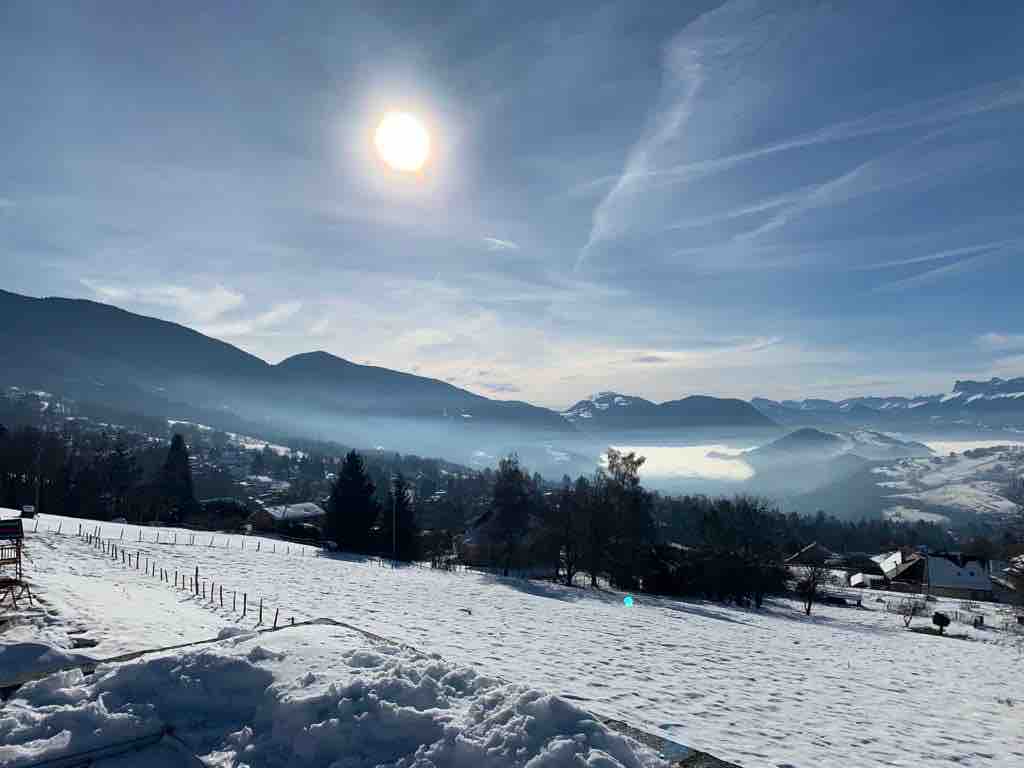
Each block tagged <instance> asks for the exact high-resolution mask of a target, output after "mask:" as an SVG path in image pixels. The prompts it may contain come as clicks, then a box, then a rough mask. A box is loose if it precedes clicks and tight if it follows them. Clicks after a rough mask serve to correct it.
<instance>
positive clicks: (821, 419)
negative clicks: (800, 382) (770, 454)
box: [750, 377, 1024, 427]
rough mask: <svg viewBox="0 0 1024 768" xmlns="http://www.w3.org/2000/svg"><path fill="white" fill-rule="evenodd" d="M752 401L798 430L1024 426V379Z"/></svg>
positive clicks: (780, 421)
mask: <svg viewBox="0 0 1024 768" xmlns="http://www.w3.org/2000/svg"><path fill="white" fill-rule="evenodd" d="M750 402H751V404H752V405H753V406H754V407H755V408H757V410H758V411H760V412H761V413H763V414H764V415H765V416H768V417H769V418H771V419H774V420H775V421H777V422H779V423H782V424H788V425H792V426H807V425H828V424H844V425H865V426H875V427H887V426H888V427H895V426H897V425H904V426H907V425H910V426H913V425H917V426H933V427H941V426H944V425H952V424H956V425H960V426H978V427H1024V377H1019V378H1014V379H1000V378H993V379H990V380H988V381H969V380H968V381H957V382H956V384H955V385H954V386H953V389H952V391H950V392H948V393H944V394H937V395H922V396H919V397H853V398H848V399H846V400H822V399H806V400H782V401H777V400H768V399H765V398H760V397H756V398H754V399H753V400H751V401H750Z"/></svg>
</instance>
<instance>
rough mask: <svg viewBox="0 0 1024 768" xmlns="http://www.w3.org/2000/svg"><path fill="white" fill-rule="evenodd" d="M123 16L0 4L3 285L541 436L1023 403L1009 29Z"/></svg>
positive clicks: (473, 11) (620, 14)
mask: <svg viewBox="0 0 1024 768" xmlns="http://www.w3.org/2000/svg"><path fill="white" fill-rule="evenodd" d="M151 5H152V4H143V3H114V2H110V3H103V4H97V5H93V6H92V7H91V8H89V9H88V10H87V9H86V8H85V5H84V4H81V3H75V4H68V5H66V6H62V5H61V4H59V3H29V2H25V3H20V2H7V3H4V4H3V6H2V8H0V50H2V51H3V52H4V54H3V61H4V72H3V75H2V77H0V105H2V108H3V112H4V119H3V121H2V123H0V125H2V127H0V138H2V139H3V141H2V142H0V168H2V169H3V173H2V174H0V263H2V265H3V274H4V280H3V287H5V288H8V289H11V290H16V291H20V292H25V293H29V294H32V295H69V296H80V297H86V298H93V299H97V300H100V301H106V302H110V303H113V304H117V305H119V306H123V307H125V308H128V309H131V310H133V311H138V312H143V313H146V314H152V315H155V316H158V317H162V318H166V319H170V320H175V321H178V322H182V323H184V324H187V325H189V326H192V327H195V328H198V329H199V330H202V331H204V332H206V333H209V334H212V335H214V336H217V337H220V338H223V339H225V340H227V341H229V342H231V343H234V344H236V345H238V346H240V347H242V348H244V349H246V350H248V351H251V352H253V353H255V354H258V355H260V356H262V357H264V358H266V359H269V360H271V361H277V360H280V359H282V358H284V357H286V356H288V355H290V354H294V353H297V352H302V351H309V350H313V349H325V350H327V351H330V352H333V353H335V354H338V355H340V356H343V357H346V358H348V359H351V360H356V361H359V362H371V363H374V364H379V365H385V366H389V367H394V368H398V369H401V370H408V371H413V372H417V373H421V374H423V375H430V376H436V377H438V378H442V379H447V380H450V381H452V382H453V383H455V384H458V385H460V386H464V387H467V388H469V389H472V390H474V391H477V392H480V393H482V394H487V395H491V396H496V397H505V398H517V399H527V400H531V401H534V402H538V403H542V404H547V405H552V406H564V405H568V404H570V403H572V402H573V401H575V400H577V399H579V398H580V397H583V396H585V395H586V394H588V393H590V392H592V391H597V390H604V389H615V390H618V391H623V392H627V393H630V394H637V395H643V396H647V397H650V398H652V399H656V400H665V399H671V398H675V397H680V396H683V395H686V394H691V393H712V394H720V395H734V396H741V397H750V396H754V395H762V396H769V397H792V396H802V395H807V396H811V395H813V396H825V397H833V398H837V397H842V396H849V395H856V394H867V393H878V394H899V393H904V394H911V393H927V392H940V391H944V390H947V389H948V388H949V387H950V386H951V385H952V382H953V380H954V379H956V378H967V377H988V376H991V375H1000V376H1010V375H1024V310H1022V309H1021V293H1022V292H1021V285H1022V278H1024V262H1022V258H1024V184H1022V182H1024V53H1022V50H1021V46H1020V40H1021V39H1022V36H1024V6H1022V5H1020V4H1015V3H987V4H984V5H968V4H963V3H936V2H922V3H910V2H907V3H892V4H889V3H857V2H853V3H849V4H844V3H809V2H799V3H784V2H764V3H758V2H726V3H724V4H721V3H710V2H705V3H661V4H655V3H631V2H621V3H614V2H613V3H608V4H597V3H578V4H577V3H568V2H566V3H550V2H545V3H502V2H475V3H465V4H461V3H460V4H447V5H445V6H444V7H443V10H442V6H441V5H440V4H433V3H407V4H397V3H374V4H365V3H364V4H359V5H355V6H352V7H345V6H344V5H343V4H341V3H335V2H332V3H324V4H323V5H321V6H320V7H319V8H317V7H315V6H314V5H313V4H303V5H304V7H303V10H301V11H300V10H297V9H296V8H295V7H294V6H293V5H292V4H288V3H266V4H260V5H261V7H260V8H259V9H256V8H253V7H252V5H254V4H242V3H237V4H217V3H182V4H174V5H172V4H165V5H164V7H162V8H154V7H150V6H151ZM144 6H145V7H144ZM661 6H664V7H661ZM972 8H974V9H975V10H976V11H978V10H981V11H982V12H980V13H975V14H973V15H972V14H971V13H970V12H969V11H970V10H971V9H972ZM426 9H429V12H428V11H427V10H426ZM389 109H401V110H407V111H411V112H413V113H415V114H417V115H419V116H420V117H421V119H422V120H423V121H424V122H425V123H426V124H427V126H428V127H429V129H430V131H431V134H432V140H433V142H434V146H435V150H436V151H435V154H434V156H433V158H432V161H431V163H430V165H429V166H428V168H427V169H426V171H425V172H424V174H422V175H421V176H417V177H403V176H401V175H399V174H395V173H393V172H388V171H385V170H384V169H383V168H382V167H381V165H380V163H379V162H378V161H377V159H376V158H375V157H374V154H373V149H372V140H371V137H372V130H373V127H374V125H375V124H376V122H377V121H378V120H379V119H380V117H381V116H382V115H383V114H384V113H385V112H386V111H387V110H389Z"/></svg>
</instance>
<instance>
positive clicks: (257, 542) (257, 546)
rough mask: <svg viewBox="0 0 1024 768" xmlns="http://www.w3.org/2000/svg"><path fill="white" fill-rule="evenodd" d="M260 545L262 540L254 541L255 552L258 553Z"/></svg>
mask: <svg viewBox="0 0 1024 768" xmlns="http://www.w3.org/2000/svg"><path fill="white" fill-rule="evenodd" d="M262 543H263V541H262V539H256V551H257V552H259V551H260V544H262Z"/></svg>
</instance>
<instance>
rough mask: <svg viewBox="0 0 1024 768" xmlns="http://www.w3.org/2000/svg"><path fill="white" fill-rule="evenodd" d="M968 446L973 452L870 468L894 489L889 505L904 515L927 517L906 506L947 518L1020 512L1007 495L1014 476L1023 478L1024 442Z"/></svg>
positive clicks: (909, 460) (885, 483)
mask: <svg viewBox="0 0 1024 768" xmlns="http://www.w3.org/2000/svg"><path fill="white" fill-rule="evenodd" d="M937 445H938V444H936V443H929V446H937ZM948 445H952V444H948ZM948 445H947V447H948ZM969 445H971V446H973V448H968V449H965V450H972V455H970V456H968V455H966V454H965V453H945V454H944V455H940V456H935V457H932V458H927V459H902V460H900V461H898V462H896V463H894V464H892V465H889V466H885V467H876V468H875V469H874V470H872V471H873V472H874V473H875V474H876V475H878V476H879V477H880V478H885V479H884V480H880V481H879V483H878V485H879V486H881V487H883V488H887V489H891V490H892V491H894V492H895V493H892V494H891V495H889V497H888V498H889V499H891V500H892V501H893V506H892V507H891V508H890V509H896V508H899V509H900V510H901V511H902V512H903V513H902V514H901V515H900V517H902V518H903V519H905V520H911V519H924V520H927V519H929V518H928V517H922V516H920V515H918V516H917V517H913V516H911V515H910V514H908V513H907V512H906V510H920V511H921V512H923V513H926V514H927V515H931V516H934V515H939V516H941V517H943V518H946V519H948V517H949V514H951V513H953V512H957V513H959V514H960V516H973V515H976V514H978V515H995V516H1005V515H1012V514H1014V513H1016V512H1017V511H1018V510H1019V509H1020V508H1019V506H1018V505H1017V503H1015V501H1014V500H1012V499H1009V498H1007V492H1008V488H1009V485H1010V482H1011V480H1012V478H1014V477H1024V447H1022V446H1020V445H1000V446H991V445H982V446H974V444H969ZM974 451H977V453H974ZM887 512H888V511H887Z"/></svg>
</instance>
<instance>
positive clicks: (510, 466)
mask: <svg viewBox="0 0 1024 768" xmlns="http://www.w3.org/2000/svg"><path fill="white" fill-rule="evenodd" d="M530 501H531V499H530V487H529V480H528V478H527V476H526V474H525V473H524V472H523V470H522V467H520V466H519V457H518V456H516V455H515V454H513V455H511V456H507V457H505V458H503V459H501V461H499V462H498V472H497V475H496V476H495V478H494V496H493V497H492V500H491V517H492V523H491V536H492V539H493V541H492V543H493V544H494V546H495V549H496V550H497V554H498V558H499V561H500V562H501V567H502V573H504V575H506V576H508V572H509V569H510V568H511V567H512V563H513V562H514V561H515V560H516V558H517V555H518V554H519V548H520V544H521V543H522V541H523V538H524V537H525V536H526V533H527V531H528V530H529V528H530Z"/></svg>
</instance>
